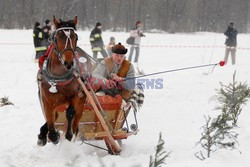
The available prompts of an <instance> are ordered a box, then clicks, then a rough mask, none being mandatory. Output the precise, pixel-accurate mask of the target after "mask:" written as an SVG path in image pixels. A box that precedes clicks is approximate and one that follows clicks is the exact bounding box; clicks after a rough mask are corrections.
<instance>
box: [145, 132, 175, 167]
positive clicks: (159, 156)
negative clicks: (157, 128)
mask: <svg viewBox="0 0 250 167" xmlns="http://www.w3.org/2000/svg"><path fill="white" fill-rule="evenodd" d="M164 144H165V142H164V140H162V138H161V133H160V135H159V140H158V144H157V146H156V152H155V157H154V158H153V157H152V156H150V162H149V167H160V165H162V164H165V162H164V161H165V159H166V158H167V157H169V155H170V153H171V152H166V151H164Z"/></svg>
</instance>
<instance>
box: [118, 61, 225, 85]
mask: <svg viewBox="0 0 250 167" xmlns="http://www.w3.org/2000/svg"><path fill="white" fill-rule="evenodd" d="M220 63H221V62H220ZM220 63H214V64H206V65H199V66H191V67H184V68H177V69H172V70H166V71H160V72H155V73H151V74H146V75H140V76H137V77H132V78H126V79H124V80H121V81H120V82H122V81H126V80H132V79H137V78H144V77H148V76H153V75H158V74H164V73H170V72H175V71H184V70H189V69H194V68H202V67H208V66H214V67H213V69H214V68H215V66H217V65H218V64H220ZM223 65H224V64H223ZM223 65H221V66H223Z"/></svg>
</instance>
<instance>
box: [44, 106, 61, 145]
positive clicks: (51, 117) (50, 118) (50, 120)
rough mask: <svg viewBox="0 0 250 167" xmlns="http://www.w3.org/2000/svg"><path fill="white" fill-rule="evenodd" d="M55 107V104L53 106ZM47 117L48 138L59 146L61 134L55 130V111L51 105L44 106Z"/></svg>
mask: <svg viewBox="0 0 250 167" xmlns="http://www.w3.org/2000/svg"><path fill="white" fill-rule="evenodd" d="M52 105H53V104H52ZM44 106H46V107H44V110H45V115H46V119H47V126H48V131H49V133H48V138H49V139H50V140H51V142H52V143H53V144H57V143H58V142H59V139H60V134H59V132H57V131H56V129H55V111H54V109H53V108H52V107H50V106H49V104H47V105H44Z"/></svg>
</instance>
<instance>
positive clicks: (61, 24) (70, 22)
mask: <svg viewBox="0 0 250 167" xmlns="http://www.w3.org/2000/svg"><path fill="white" fill-rule="evenodd" d="M59 21H60V22H59V24H58V28H62V27H72V28H74V29H75V30H76V25H75V24H74V21H73V20H68V21H63V20H61V19H59Z"/></svg>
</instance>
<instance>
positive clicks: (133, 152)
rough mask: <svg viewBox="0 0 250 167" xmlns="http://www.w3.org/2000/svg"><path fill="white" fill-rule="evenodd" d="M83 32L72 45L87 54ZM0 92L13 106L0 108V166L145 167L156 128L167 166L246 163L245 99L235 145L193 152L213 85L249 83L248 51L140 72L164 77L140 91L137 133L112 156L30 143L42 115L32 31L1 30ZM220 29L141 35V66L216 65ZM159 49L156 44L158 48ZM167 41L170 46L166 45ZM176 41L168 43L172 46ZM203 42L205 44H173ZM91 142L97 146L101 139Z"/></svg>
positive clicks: (68, 145)
mask: <svg viewBox="0 0 250 167" xmlns="http://www.w3.org/2000/svg"><path fill="white" fill-rule="evenodd" d="M89 33H90V32H89V31H79V32H78V35H79V41H78V45H79V46H80V47H82V48H83V49H84V50H85V51H87V52H88V53H90V54H91V51H90V46H89V45H88V37H89ZM0 36H1V38H0V51H1V55H0V71H1V74H0V75H1V80H0V97H4V96H8V97H9V100H10V101H11V102H13V103H14V104H15V105H14V106H4V107H0V125H1V126H0V132H1V135H0V164H1V166H2V167H9V166H11V167H14V166H25V167H34V166H36V167H44V166H46V167H55V166H58V167H59V166H60V167H63V166H74V167H78V166H79V167H80V166H88V167H90V166H92V167H93V166H101V164H102V163H103V164H105V166H119V167H130V166H131V167H132V166H133V167H139V166H140V167H144V166H148V164H149V157H150V155H154V153H155V152H154V148H155V146H156V144H157V141H158V137H159V133H160V132H162V137H163V140H165V149H166V151H171V154H170V157H168V158H167V159H166V161H165V162H166V165H165V166H171V167H235V166H237V167H247V166H249V165H248V163H249V162H250V158H249V157H250V140H249V139H250V121H249V117H250V112H248V111H249V110H250V103H249V102H248V103H247V105H246V106H245V107H244V108H243V111H242V114H241V115H240V118H239V128H238V129H237V132H238V133H239V137H238V142H239V146H238V149H237V150H233V151H230V150H218V151H216V152H214V153H212V155H211V157H210V158H208V159H206V160H204V161H201V160H199V159H197V158H196V157H195V156H194V154H195V153H196V152H198V151H200V150H201V148H200V147H199V146H197V147H195V144H196V142H198V141H199V139H200V137H201V136H200V133H201V129H200V127H201V126H202V125H204V124H205V119H204V115H205V116H207V115H211V116H212V117H213V116H215V115H217V114H218V113H219V111H216V110H214V108H215V106H216V103H215V102H213V101H211V97H212V96H213V95H215V94H216V91H215V89H218V88H219V87H220V84H219V82H222V83H223V84H226V85H227V84H228V83H229V82H231V81H232V78H233V73H234V70H236V71H237V73H236V80H237V81H240V82H245V81H247V83H250V78H249V75H250V68H249V62H250V57H249V49H238V50H237V52H236V54H237V58H236V65H235V66H232V65H231V60H229V63H228V65H226V66H224V67H220V66H216V67H215V69H214V70H213V72H212V73H209V70H210V69H211V67H204V68H198V69H190V70H185V71H178V72H172V73H166V74H161V75H157V76H151V77H147V79H150V80H151V79H163V88H162V89H146V90H145V96H146V98H145V104H144V106H143V108H142V110H141V111H140V112H139V113H138V121H139V129H140V132H139V133H138V134H137V135H136V136H131V137H129V138H128V139H127V140H124V141H123V143H124V145H123V148H122V152H121V154H120V155H119V156H112V155H109V154H108V153H107V152H105V151H103V150H99V149H96V148H93V147H90V146H87V145H84V144H81V142H68V141H66V140H60V143H59V144H58V145H53V144H51V143H48V144H47V145H46V146H44V147H39V146H37V145H36V142H37V134H38V133H39V129H40V126H41V125H42V124H43V123H44V117H43V114H42V111H41V108H40V104H39V101H38V96H37V91H38V89H37V83H36V73H37V70H38V66H37V64H35V63H34V62H33V58H34V47H33V44H32V42H33V40H32V30H0ZM103 36H104V42H105V43H106V44H107V43H108V41H109V38H110V37H111V36H114V37H115V38H116V41H117V42H122V43H123V44H124V43H125V41H126V38H127V37H128V33H124V32H116V33H115V32H104V33H103ZM224 41H225V36H224V35H223V34H216V33H208V32H199V33H192V34H162V33H161V34H160V33H159V34H157V33H146V37H145V38H143V39H142V48H141V53H140V67H141V68H142V69H143V70H144V72H146V73H147V74H149V73H154V72H159V71H165V70H171V69H177V68H183V67H190V66H198V65H205V64H212V63H218V62H219V61H221V60H222V59H223V57H224V51H225V50H224V48H223V47H220V46H223V45H224ZM249 43H250V35H249V34H239V35H238V46H239V47H243V48H246V47H248V46H249ZM157 46H161V47H157ZM169 46H172V47H169ZM173 46H175V47H173ZM180 46H210V47H199V48H197V47H196V48H195V47H180ZM92 143H93V144H97V145H99V146H103V147H104V144H103V143H102V142H98V141H94V142H92Z"/></svg>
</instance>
